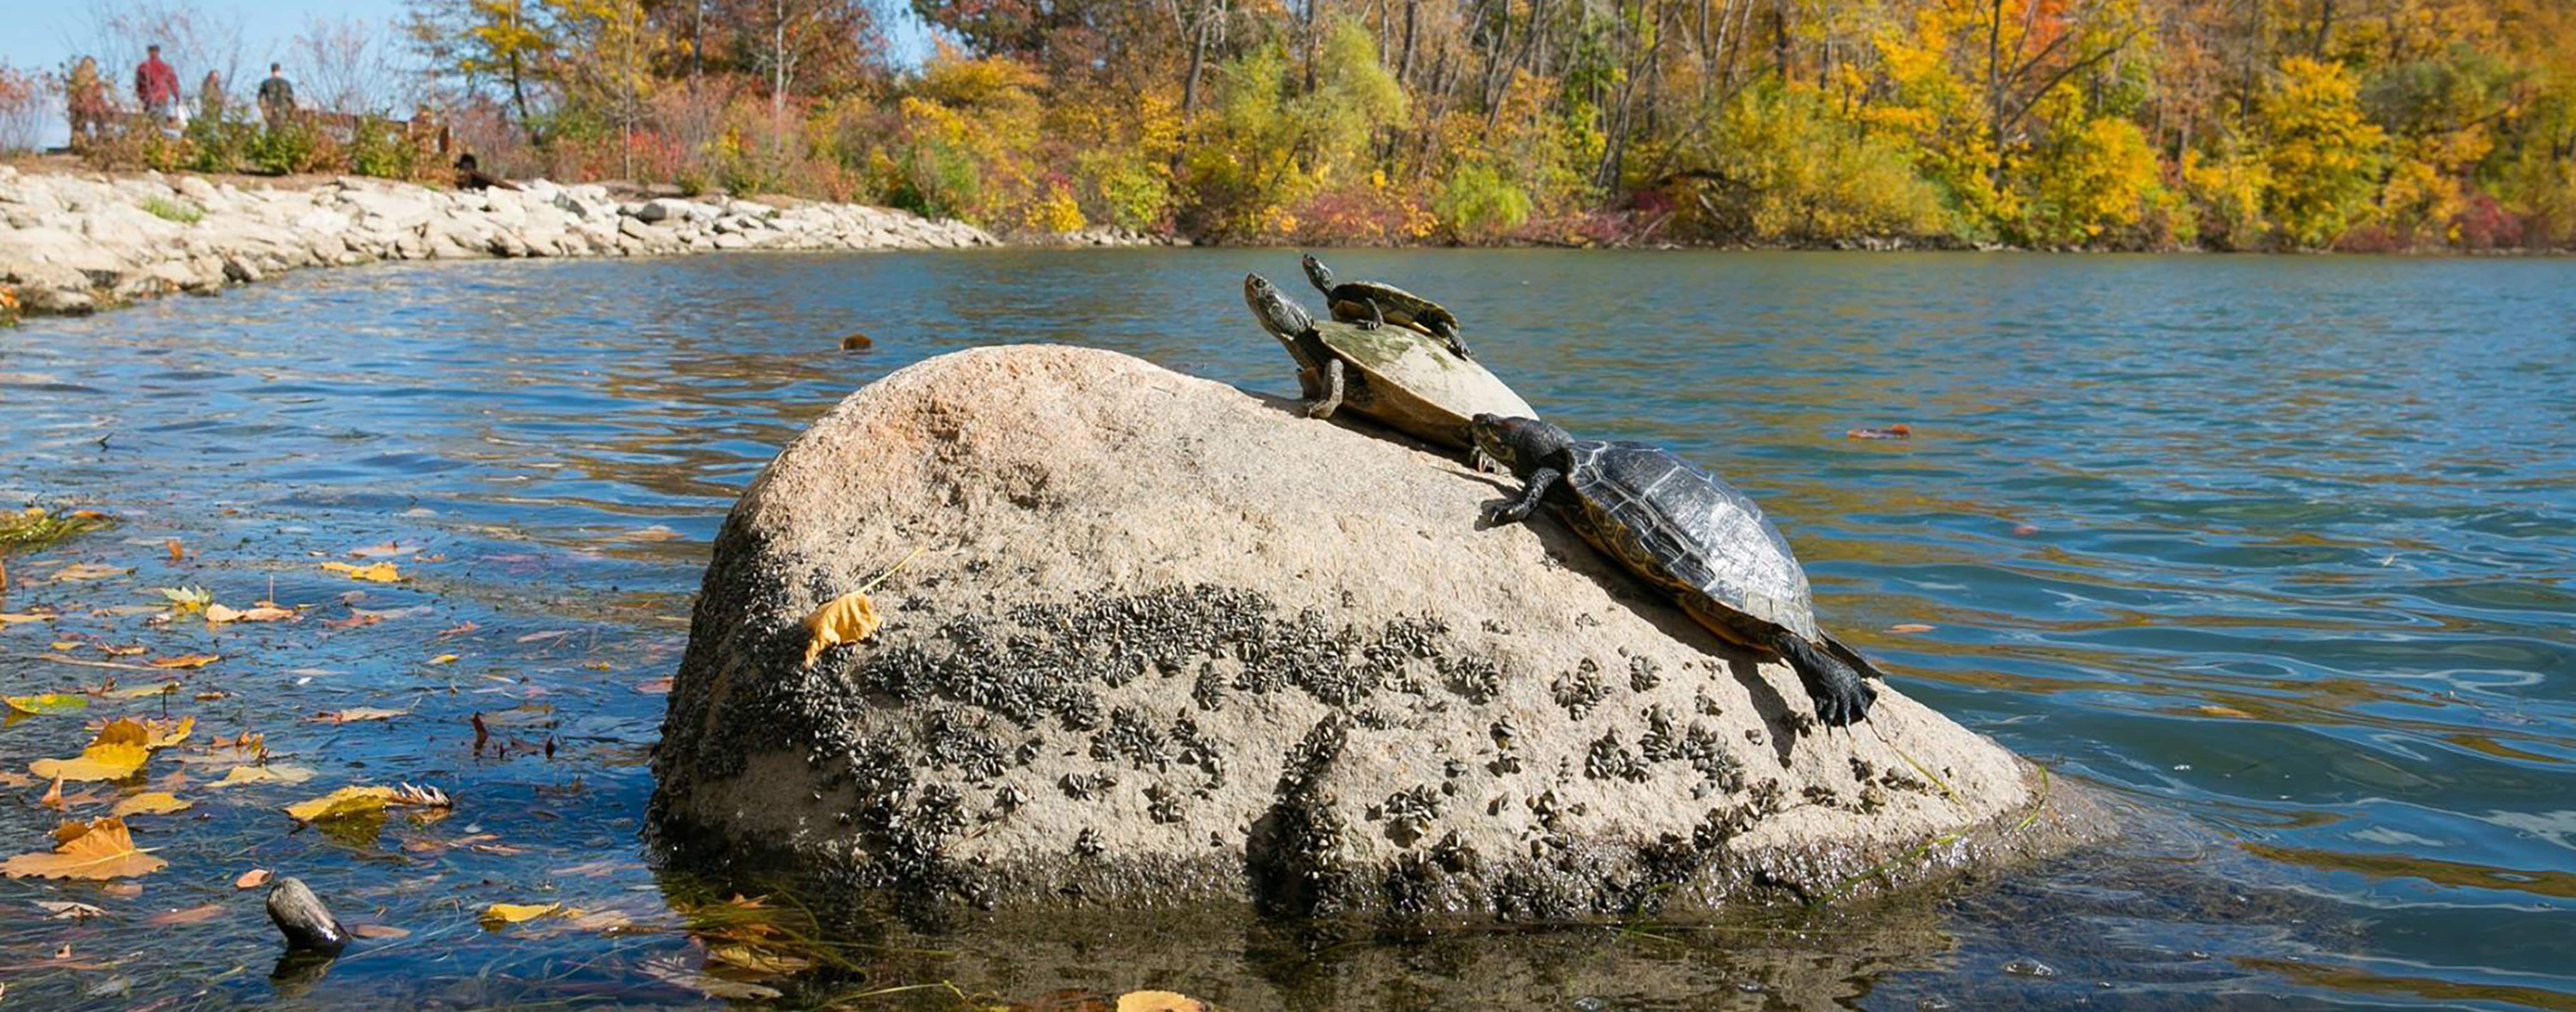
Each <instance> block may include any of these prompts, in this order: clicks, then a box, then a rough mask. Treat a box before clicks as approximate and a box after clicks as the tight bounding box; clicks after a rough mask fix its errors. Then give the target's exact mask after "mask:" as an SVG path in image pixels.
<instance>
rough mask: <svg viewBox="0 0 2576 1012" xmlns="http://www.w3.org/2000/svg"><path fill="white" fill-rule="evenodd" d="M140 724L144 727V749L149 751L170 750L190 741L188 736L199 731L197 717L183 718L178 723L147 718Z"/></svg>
mask: <svg viewBox="0 0 2576 1012" xmlns="http://www.w3.org/2000/svg"><path fill="white" fill-rule="evenodd" d="M125 719H126V720H133V719H134V718H132V717H127V718H125ZM140 723H141V724H142V727H143V747H145V748H149V749H164V748H169V747H170V746H172V745H176V744H178V743H180V742H183V741H186V740H188V735H189V734H190V733H192V732H194V731H195V730H196V729H197V718H195V717H181V718H179V720H178V722H177V723H172V722H170V721H167V720H155V719H150V718H146V719H144V720H143V721H141V722H140Z"/></svg>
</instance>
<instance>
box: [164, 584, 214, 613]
mask: <svg viewBox="0 0 2576 1012" xmlns="http://www.w3.org/2000/svg"><path fill="white" fill-rule="evenodd" d="M152 589H153V590H156V591H159V592H160V593H161V596H162V597H166V598H169V599H170V607H171V608H173V609H176V610H178V611H204V610H206V609H207V607H208V606H210V605H212V604H214V603H215V594H214V592H213V591H210V590H207V589H206V588H204V587H154V588H152Z"/></svg>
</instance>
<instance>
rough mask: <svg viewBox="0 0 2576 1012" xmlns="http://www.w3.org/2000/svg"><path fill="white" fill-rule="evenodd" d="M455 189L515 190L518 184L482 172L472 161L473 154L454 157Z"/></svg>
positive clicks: (466, 153)
mask: <svg viewBox="0 0 2576 1012" xmlns="http://www.w3.org/2000/svg"><path fill="white" fill-rule="evenodd" d="M456 188H457V189H460V190H490V189H496V188H497V189H503V190H516V189H518V188H519V184H517V183H513V182H511V181H509V180H507V179H503V178H501V177H499V176H495V175H492V174H490V173H487V172H484V171H483V166H482V165H480V164H478V163H476V162H475V160H474V152H471V151H468V152H465V153H464V154H461V155H458V156H456Z"/></svg>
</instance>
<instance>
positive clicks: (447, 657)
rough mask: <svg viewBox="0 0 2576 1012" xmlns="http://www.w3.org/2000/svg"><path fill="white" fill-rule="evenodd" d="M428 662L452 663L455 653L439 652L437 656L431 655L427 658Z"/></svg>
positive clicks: (454, 661)
mask: <svg viewBox="0 0 2576 1012" xmlns="http://www.w3.org/2000/svg"><path fill="white" fill-rule="evenodd" d="M429 663H431V664H454V663H456V655H455V654H440V655H438V656H436V657H432V658H430V659H429Z"/></svg>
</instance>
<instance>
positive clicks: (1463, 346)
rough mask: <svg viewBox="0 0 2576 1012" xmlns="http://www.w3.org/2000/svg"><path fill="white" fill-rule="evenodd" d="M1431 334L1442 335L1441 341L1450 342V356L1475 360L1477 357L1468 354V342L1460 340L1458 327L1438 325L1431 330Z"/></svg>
mask: <svg viewBox="0 0 2576 1012" xmlns="http://www.w3.org/2000/svg"><path fill="white" fill-rule="evenodd" d="M1431 332H1432V333H1434V334H1438V335H1440V339H1441V340H1443V341H1446V342H1449V353H1450V354H1452V355H1456V356H1458V357H1459V358H1473V357H1475V356H1472V355H1469V354H1467V342H1465V341H1462V340H1460V339H1459V338H1458V328H1457V327H1455V326H1452V325H1449V324H1446V323H1443V324H1436V325H1434V326H1433V327H1432V328H1431Z"/></svg>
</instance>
